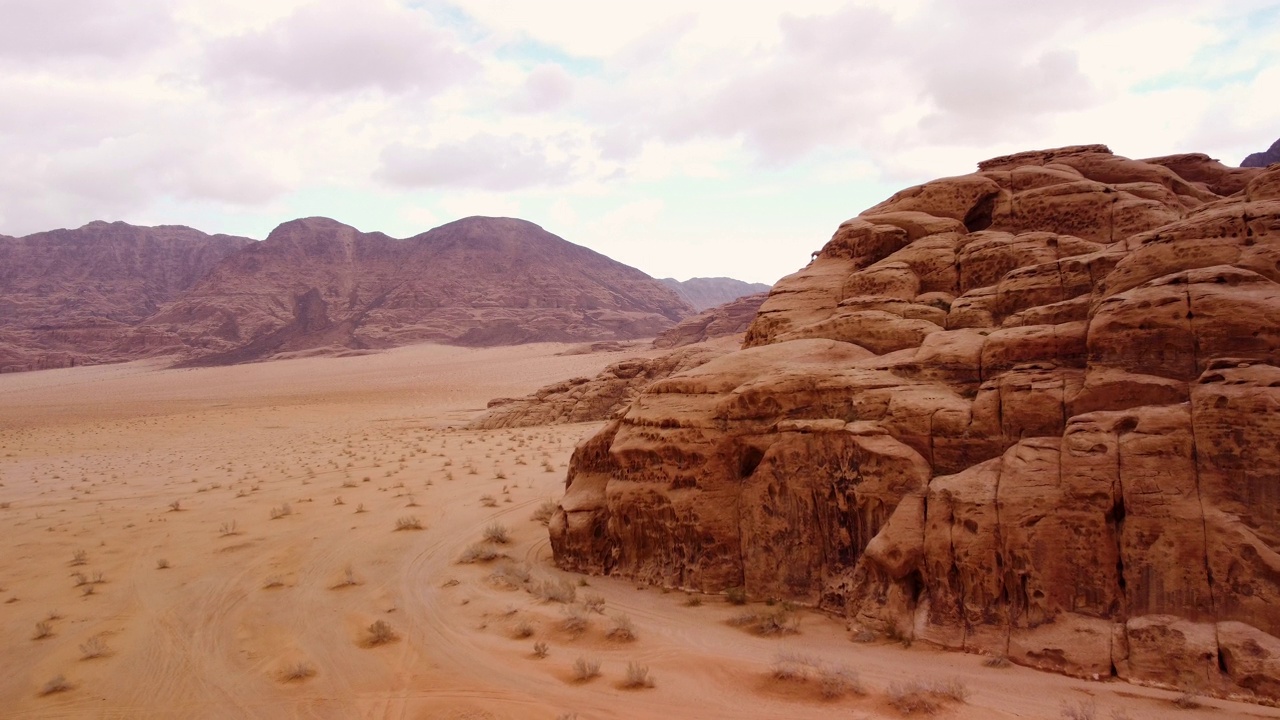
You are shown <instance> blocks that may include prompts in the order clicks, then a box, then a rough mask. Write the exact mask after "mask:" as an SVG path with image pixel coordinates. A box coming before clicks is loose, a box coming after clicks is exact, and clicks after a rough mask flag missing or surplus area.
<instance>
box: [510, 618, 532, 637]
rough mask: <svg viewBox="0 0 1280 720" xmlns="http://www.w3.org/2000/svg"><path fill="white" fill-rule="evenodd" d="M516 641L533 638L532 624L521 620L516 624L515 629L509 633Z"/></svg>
mask: <svg viewBox="0 0 1280 720" xmlns="http://www.w3.org/2000/svg"><path fill="white" fill-rule="evenodd" d="M511 634H512V635H514V636H515V637H516V638H517V639H520V640H523V639H524V638H527V637H533V624H532V623H530V622H529V621H528V620H521V621H520V622H518V623H516V627H515V629H514V630H513V631H512V632H511Z"/></svg>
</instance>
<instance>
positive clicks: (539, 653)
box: [533, 640, 550, 660]
mask: <svg viewBox="0 0 1280 720" xmlns="http://www.w3.org/2000/svg"><path fill="white" fill-rule="evenodd" d="M548 652H550V648H548V647H547V644H546V643H545V642H542V641H541V640H539V641H538V642H536V643H534V644H533V656H534V657H536V658H538V659H539V660H541V659H542V658H544V657H546V656H547V653H548Z"/></svg>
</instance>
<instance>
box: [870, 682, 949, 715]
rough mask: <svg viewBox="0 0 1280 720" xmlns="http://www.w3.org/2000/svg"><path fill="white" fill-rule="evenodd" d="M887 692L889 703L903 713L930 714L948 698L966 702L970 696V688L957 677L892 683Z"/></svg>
mask: <svg viewBox="0 0 1280 720" xmlns="http://www.w3.org/2000/svg"><path fill="white" fill-rule="evenodd" d="M886 694H887V696H888V698H889V704H890V705H893V707H894V708H896V709H897V710H898V712H900V713H902V714H903V715H912V714H915V713H921V714H925V715H928V714H932V713H934V712H937V711H938V708H940V707H942V703H943V702H945V701H947V700H952V701H955V702H964V701H965V699H966V698H968V697H969V688H968V686H966V685H965V684H964V683H963V682H961V681H960V680H957V679H950V680H934V681H931V682H925V681H922V680H911V681H907V682H893V683H890V684H889V689H888V690H887V691H886Z"/></svg>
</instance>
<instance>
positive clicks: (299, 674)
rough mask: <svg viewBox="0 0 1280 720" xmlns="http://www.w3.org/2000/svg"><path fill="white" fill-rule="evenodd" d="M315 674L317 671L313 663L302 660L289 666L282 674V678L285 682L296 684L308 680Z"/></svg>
mask: <svg viewBox="0 0 1280 720" xmlns="http://www.w3.org/2000/svg"><path fill="white" fill-rule="evenodd" d="M315 674H316V669H315V667H314V666H313V665H312V664H311V663H309V662H304V661H301V660H300V661H298V662H296V663H293V664H291V665H287V666H286V667H285V669H284V671H283V672H281V673H280V676H281V678H282V679H283V680H284V681H285V682H294V681H296V680H306V679H307V678H309V677H311V676H312V675H315Z"/></svg>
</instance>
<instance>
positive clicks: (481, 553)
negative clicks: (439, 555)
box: [458, 543, 506, 565]
mask: <svg viewBox="0 0 1280 720" xmlns="http://www.w3.org/2000/svg"><path fill="white" fill-rule="evenodd" d="M500 557H506V556H505V555H503V554H502V553H500V552H498V549H497V548H495V547H493V546H492V545H488V544H486V543H472V544H471V545H469V546H467V549H466V550H463V551H462V554H461V555H459V556H458V563H459V564H461V565H470V564H472V563H480V562H492V561H494V560H497V559H498V558H500Z"/></svg>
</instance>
